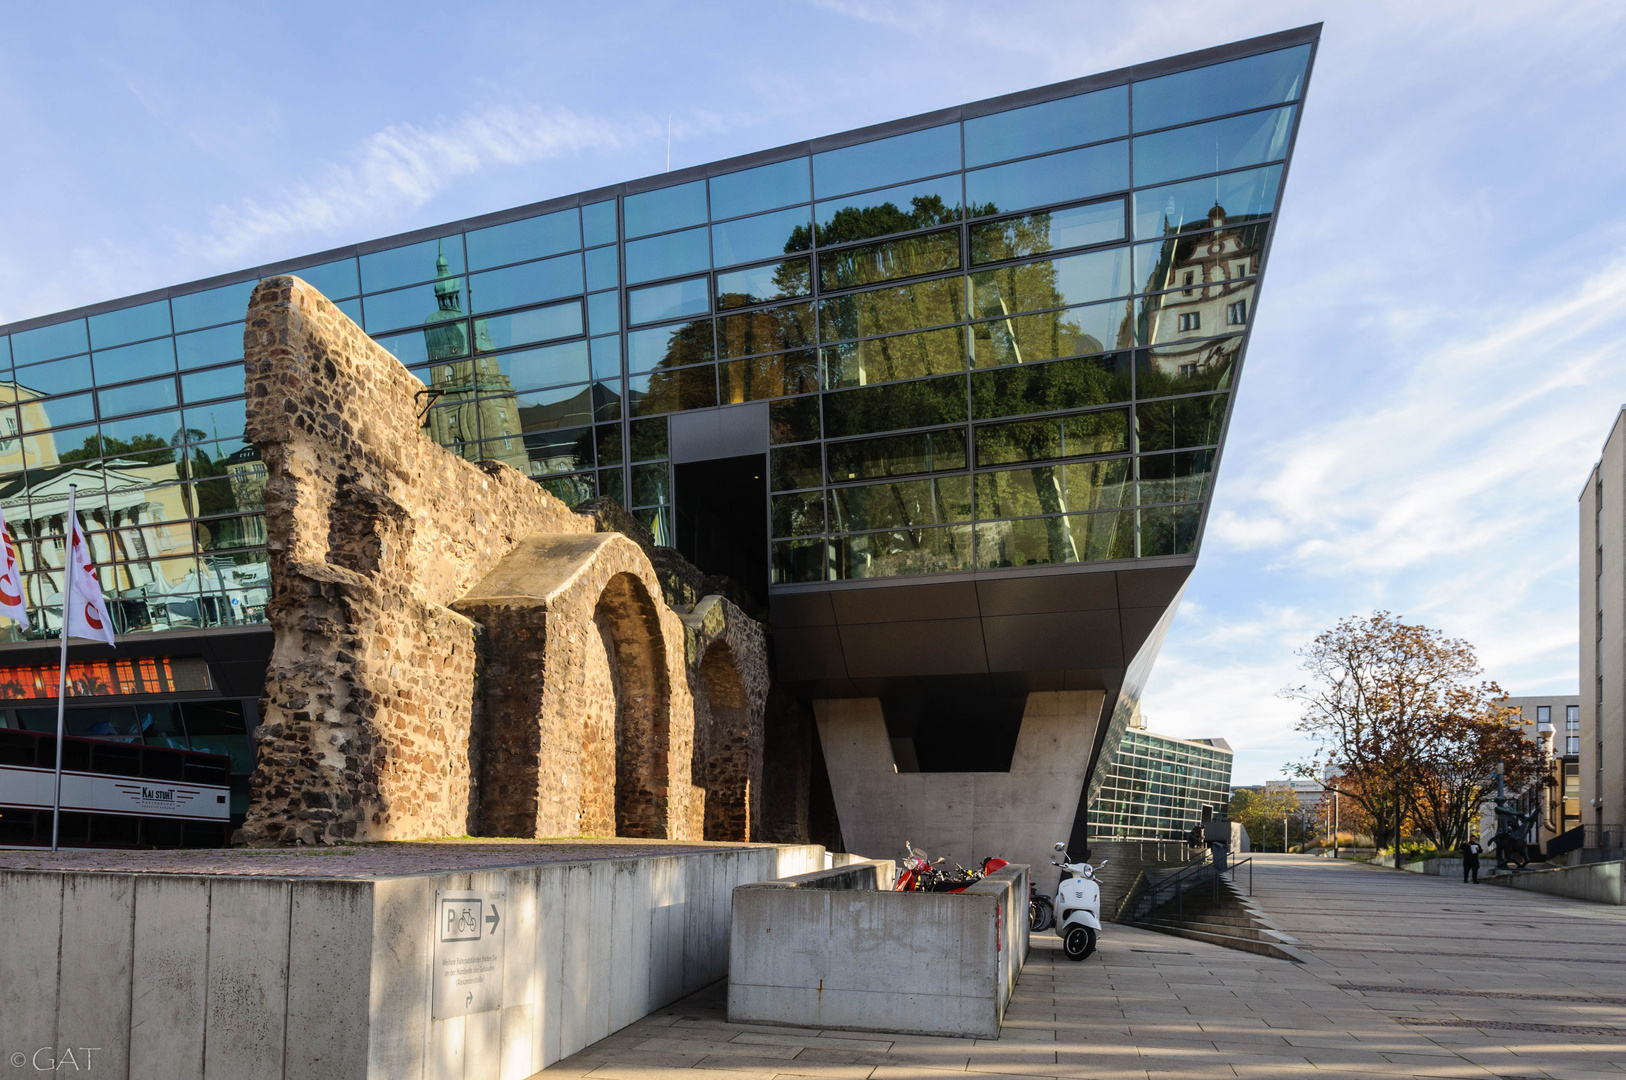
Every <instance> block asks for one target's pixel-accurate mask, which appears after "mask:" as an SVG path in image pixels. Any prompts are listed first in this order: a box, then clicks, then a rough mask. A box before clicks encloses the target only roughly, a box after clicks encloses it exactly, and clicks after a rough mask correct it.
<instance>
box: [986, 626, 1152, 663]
mask: <svg viewBox="0 0 1626 1080" xmlns="http://www.w3.org/2000/svg"><path fill="white" fill-rule="evenodd" d="M983 625H984V632H985V634H986V636H987V639H988V666H989V667H990V668H992V669H993V670H995V671H1025V670H1034V669H1038V670H1049V669H1055V670H1059V671H1064V670H1066V669H1068V668H1072V667H1078V666H1082V665H1083V664H1089V665H1090V666H1092V667H1108V668H1115V667H1121V666H1122V665H1123V662H1124V660H1123V657H1124V650H1123V643H1122V641H1121V640H1120V638H1119V623H1118V613H1117V612H1116V611H1068V612H1045V613H1041V614H1034V615H1000V616H996V617H994V618H991V619H986V620H984V624H983Z"/></svg>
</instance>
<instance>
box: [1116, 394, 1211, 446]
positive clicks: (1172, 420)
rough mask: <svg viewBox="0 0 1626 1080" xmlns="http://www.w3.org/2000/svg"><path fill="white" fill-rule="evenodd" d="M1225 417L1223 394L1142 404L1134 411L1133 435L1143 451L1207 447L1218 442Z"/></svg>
mask: <svg viewBox="0 0 1626 1080" xmlns="http://www.w3.org/2000/svg"><path fill="white" fill-rule="evenodd" d="M1224 418H1225V395H1224V394H1214V395H1211V396H1209V397H1197V398H1177V399H1175V400H1173V401H1148V402H1142V403H1141V404H1140V405H1138V406H1136V408H1135V436H1136V439H1137V440H1138V441H1139V443H1140V449H1141V450H1142V451H1143V452H1144V451H1148V450H1174V449H1177V448H1179V447H1183V446H1209V445H1212V444H1214V443H1217V442H1219V430H1220V423H1221V421H1223V420H1224Z"/></svg>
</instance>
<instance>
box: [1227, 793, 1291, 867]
mask: <svg viewBox="0 0 1626 1080" xmlns="http://www.w3.org/2000/svg"><path fill="white" fill-rule="evenodd" d="M1228 814H1229V816H1230V819H1231V820H1232V821H1236V822H1240V823H1241V825H1242V827H1243V828H1244V829H1247V830H1248V841H1249V842H1250V843H1251V844H1252V845H1253V849H1254V850H1255V851H1285V850H1286V844H1287V840H1286V837H1287V835H1288V832H1289V831H1290V830H1288V828H1287V824H1286V822H1287V821H1288V820H1289V819H1291V818H1295V817H1298V815H1299V800H1298V796H1297V795H1295V794H1294V793H1293V792H1292V791H1290V790H1288V789H1287V788H1262V789H1259V790H1257V791H1255V790H1250V789H1247V788H1244V789H1242V790H1240V791H1237V792H1235V793H1234V794H1232V796H1231V806H1230V809H1229V811H1228Z"/></svg>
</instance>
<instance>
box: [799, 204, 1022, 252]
mask: <svg viewBox="0 0 1626 1080" xmlns="http://www.w3.org/2000/svg"><path fill="white" fill-rule="evenodd" d="M909 203H910V209H909V210H900V209H898V207H897V206H896V204H894V203H890V202H885V203H881V204H880V205H879V206H844V207H842V208H841V209H840V210H837V211H836V212H835V214H834V215H832V216H831V218H830V221H829V223H828V224H825V225H820V226H819V227H818V238H819V246H820V247H831V246H834V245H836V244H848V243H852V242H854V241H857V240H868V239H870V238H871V237H873V236H885V235H887V234H888V233H897V232H908V231H909V230H911V229H926V228H930V227H931V226H933V225H947V224H949V223H950V222H953V221H959V220H960V208H959V207H958V206H948V205H946V204H945V203H944V202H943V197H942V196H941V195H917V196H915V197H914V198H913V199H911V200H909ZM993 212H994V208H993V207H992V206H991V205H990V206H989V207H987V208H986V209H984V210H975V209H974V210H973V214H980V213H993ZM812 246H813V245H812V244H811V243H810V242H809V236H808V228H807V226H806V225H798V226H797V227H796V228H795V229H794V230H792V231H791V234H790V239H789V240H788V241H787V242H786V243H785V251H786V252H787V253H789V252H796V251H806V250H807V249H808V248H810V247H812Z"/></svg>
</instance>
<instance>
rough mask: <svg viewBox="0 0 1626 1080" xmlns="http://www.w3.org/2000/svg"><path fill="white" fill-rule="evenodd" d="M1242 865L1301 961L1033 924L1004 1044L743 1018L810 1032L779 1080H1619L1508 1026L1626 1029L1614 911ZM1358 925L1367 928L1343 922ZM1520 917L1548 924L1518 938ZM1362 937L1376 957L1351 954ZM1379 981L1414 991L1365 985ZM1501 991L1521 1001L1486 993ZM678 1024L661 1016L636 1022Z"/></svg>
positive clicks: (692, 1019)
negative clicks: (1071, 933)
mask: <svg viewBox="0 0 1626 1080" xmlns="http://www.w3.org/2000/svg"><path fill="white" fill-rule="evenodd" d="M1254 860H1255V869H1256V873H1255V876H1254V886H1255V890H1254V891H1255V900H1256V901H1257V902H1258V904H1259V905H1260V907H1261V909H1262V910H1263V911H1264V912H1265V914H1266V916H1267V917H1268V918H1270V919H1271V920H1272V921H1273V922H1274V923H1275V924H1276V925H1277V926H1278V927H1280V928H1281V929H1283V930H1284V931H1285V932H1287V933H1290V934H1292V935H1293V936H1294V937H1296V938H1298V939H1299V940H1300V941H1301V942H1302V949H1301V951H1302V952H1303V953H1304V954H1305V955H1306V957H1307V960H1306V962H1305V963H1302V964H1296V963H1292V962H1289V961H1285V960H1276V959H1272V958H1269V957H1258V956H1253V955H1251V954H1246V953H1237V952H1233V951H1230V950H1227V949H1223V948H1220V947H1218V946H1214V945H1208V944H1206V943H1203V942H1188V941H1185V940H1180V942H1179V948H1178V949H1172V948H1171V947H1170V946H1169V945H1168V944H1167V943H1168V942H1169V940H1170V939H1168V938H1164V937H1161V936H1160V935H1157V934H1154V933H1152V932H1150V931H1145V930H1139V929H1135V928H1132V927H1123V926H1109V927H1108V928H1107V929H1106V931H1105V932H1104V933H1103V934H1102V937H1101V944H1100V947H1099V949H1098V951H1097V953H1096V955H1095V956H1093V957H1091V958H1090V959H1089V960H1086V961H1084V962H1083V963H1074V962H1071V961H1068V960H1066V959H1065V958H1064V957H1063V956H1062V954H1061V952H1060V949H1059V942H1058V941H1057V940H1056V938H1055V937H1054V936H1053V935H1049V934H1041V935H1036V936H1035V937H1034V939H1033V948H1032V952H1031V954H1030V955H1029V958H1028V962H1027V967H1026V968H1025V969H1024V971H1023V973H1022V978H1021V982H1020V983H1019V984H1018V986H1017V989H1016V994H1015V997H1014V998H1013V999H1012V1002H1011V1006H1010V1009H1009V1011H1008V1013H1007V1016H1008V1020H1009V1022H1008V1023H1007V1025H1006V1027H1005V1030H1004V1031H1003V1032H1002V1033H1001V1036H1000V1037H999V1038H998V1039H978V1040H975V1041H974V1042H973V1041H970V1040H962V1039H941V1038H929V1037H904V1036H898V1037H896V1038H895V1040H893V1041H889V1042H888V1043H887V1048H886V1049H875V1050H871V1049H863V1050H859V1049H853V1048H850V1047H849V1048H846V1049H842V1048H841V1047H840V1046H839V1045H836V1046H832V1044H839V1042H842V1041H845V1042H847V1043H849V1044H852V1045H853V1046H858V1045H863V1044H865V1043H867V1042H870V1041H876V1037H875V1036H874V1035H872V1034H868V1033H861V1032H834V1031H825V1032H808V1031H797V1030H793V1029H772V1028H763V1027H762V1026H760V1025H758V1026H755V1027H754V1028H751V1029H749V1030H750V1031H755V1032H763V1033H765V1034H761V1035H757V1036H754V1037H759V1038H772V1037H776V1032H777V1037H778V1038H783V1039H785V1040H787V1042H789V1043H791V1044H794V1043H795V1040H798V1039H800V1040H805V1041H807V1042H811V1043H816V1044H817V1045H810V1046H807V1047H806V1049H803V1050H801V1051H800V1052H799V1053H798V1054H797V1056H796V1057H795V1058H792V1059H789V1060H786V1061H784V1062H783V1066H784V1071H782V1072H781V1073H779V1074H778V1075H783V1076H797V1075H805V1076H810V1077H817V1076H828V1077H830V1078H831V1080H945V1078H946V1077H948V1076H949V1075H951V1074H954V1073H960V1074H961V1075H965V1074H970V1075H972V1076H975V1077H977V1080H995V1078H998V1077H1004V1076H1009V1077H1029V1078H1043V1077H1048V1078H1056V1080H1130V1078H1136V1080H1163V1078H1170V1080H1173V1078H1180V1080H1206V1078H1208V1077H1228V1076H1234V1077H1252V1078H1257V1080H1279V1078H1283V1077H1293V1078H1298V1077H1305V1076H1311V1075H1318V1076H1319V1075H1326V1076H1333V1077H1341V1078H1342V1077H1349V1078H1368V1077H1370V1078H1378V1077H1413V1078H1418V1077H1429V1078H1439V1080H1455V1078H1468V1077H1473V1078H1476V1080H1509V1078H1513V1080H1519V1078H1524V1077H1529V1078H1532V1080H1535V1078H1543V1080H1596V1078H1602V1077H1610V1078H1613V1080H1626V1037H1613V1036H1609V1035H1601V1034H1589V1035H1582V1034H1574V1033H1566V1032H1565V1031H1563V1030H1546V1031H1543V1030H1524V1029H1519V1030H1514V1029H1512V1028H1511V1025H1513V1024H1520V1025H1526V1026H1528V1025H1531V1024H1534V1025H1545V1026H1547V1027H1549V1028H1559V1029H1562V1028H1564V1027H1566V1026H1567V1027H1569V1028H1573V1029H1578V1030H1579V1029H1589V1030H1592V1031H1607V1030H1610V1029H1622V1030H1626V1004H1622V1003H1623V1002H1626V964H1622V963H1620V962H1619V961H1620V960H1621V959H1626V956H1621V955H1620V953H1618V952H1616V951H1615V950H1616V949H1618V948H1619V946H1620V945H1621V944H1622V943H1623V942H1626V911H1622V909H1619V908H1609V907H1603V906H1599V905H1592V904H1585V903H1582V902H1580V901H1570V900H1564V899H1561V898H1556V897H1545V896H1541V895H1540V894H1533V893H1523V892H1514V891H1512V890H1499V889H1497V890H1492V889H1490V888H1488V887H1485V888H1480V889H1475V888H1474V887H1473V886H1462V885H1460V884H1458V883H1456V882H1454V881H1452V880H1450V879H1439V878H1428V877H1425V876H1422V875H1415V874H1407V873H1404V872H1397V871H1392V870H1384V869H1377V868H1371V867H1367V866H1364V865H1360V864H1353V863H1333V862H1331V861H1330V860H1321V859H1314V858H1308V857H1301V856H1281V855H1274V856H1258V855H1256V856H1254ZM1328 912H1337V913H1339V914H1337V915H1329V914H1328ZM1373 912H1381V916H1374V915H1371V914H1370V913H1373ZM1363 920H1368V921H1369V922H1370V925H1365V927H1364V929H1362V930H1361V931H1360V932H1358V933H1352V932H1351V927H1352V925H1355V926H1359V925H1363ZM1532 925H1535V926H1537V927H1539V928H1540V930H1541V935H1539V936H1537V937H1535V938H1531V937H1530V933H1531V931H1530V927H1531V926H1532ZM1549 938H1551V940H1548V939H1549ZM1509 941H1519V942H1522V943H1526V944H1529V945H1532V946H1537V947H1531V948H1521V949H1520V950H1518V953H1519V955H1521V956H1522V958H1521V959H1518V960H1512V961H1510V960H1507V959H1503V958H1500V957H1506V956H1510V955H1514V954H1515V950H1513V949H1512V947H1511V946H1509V945H1508V944H1506V943H1507V942H1509ZM1352 943H1353V944H1352ZM1362 943H1364V944H1365V945H1367V946H1370V948H1369V951H1366V952H1360V953H1356V952H1352V951H1350V950H1351V949H1353V948H1359V947H1362ZM1476 950H1480V951H1476ZM1603 956H1607V957H1609V958H1610V959H1609V960H1608V961H1607V962H1606V961H1602V960H1600V959H1599V958H1600V957H1603ZM1380 984H1381V985H1384V986H1393V987H1402V988H1404V989H1405V990H1407V991H1408V992H1406V993H1394V992H1385V991H1383V990H1378V989H1371V988H1370V987H1372V986H1376V985H1380ZM1354 985H1360V986H1362V987H1363V988H1362V989H1352V988H1351V987H1352V986H1354ZM1453 990H1455V991H1469V992H1468V993H1455V994H1454V993H1452V992H1451V991H1453ZM1411 991H1419V992H1411ZM1498 993H1510V994H1512V993H1516V994H1520V995H1523V996H1520V997H1516V998H1514V997H1506V998H1503V997H1492V996H1484V995H1489V994H1498ZM708 995H709V996H708ZM1530 995H1547V996H1548V997H1558V998H1561V999H1560V1000H1548V999H1547V998H1546V997H1532V996H1530ZM1565 995H1567V999H1563V996H1565ZM720 1002H721V997H720V995H718V994H717V993H716V992H715V991H714V990H709V991H705V992H703V993H702V994H700V995H696V997H694V998H691V999H689V1000H688V1001H686V1002H680V1003H679V1004H678V1005H676V1006H674V1007H673V1008H672V1010H667V1012H678V1013H681V1014H683V1015H684V1016H686V1017H688V1019H685V1020H683V1021H681V1023H684V1024H689V1025H693V1026H695V1027H704V1028H708V1029H711V1030H713V1031H719V1032H728V1031H732V1032H734V1033H736V1034H735V1035H733V1036H732V1038H736V1039H738V1038H744V1037H745V1035H744V1034H742V1033H745V1032H747V1030H748V1029H747V1028H745V1027H744V1026H735V1025H730V1024H727V1023H726V1022H724V1021H723V1018H722V1006H721V1004H720ZM1418 1021H1437V1022H1449V1023H1452V1024H1457V1023H1464V1024H1470V1025H1471V1024H1473V1023H1474V1022H1475V1021H1478V1022H1480V1023H1482V1024H1486V1025H1493V1024H1500V1025H1504V1026H1502V1027H1491V1026H1486V1027H1473V1026H1466V1027H1457V1026H1441V1024H1440V1023H1434V1024H1421V1023H1418ZM671 1023H673V1021H672V1020H671V1018H670V1016H669V1015H668V1016H664V1017H663V1016H655V1017H649V1018H647V1019H646V1020H644V1021H640V1022H639V1024H640V1025H641V1024H650V1025H655V1024H671ZM638 1027H639V1025H634V1029H636V1028H638ZM649 1034H650V1036H653V1034H654V1033H653V1032H650V1033H649ZM719 1037H727V1036H719ZM889 1038H890V1037H889ZM598 1045H599V1046H604V1045H606V1044H604V1043H601V1044H598ZM589 1049H590V1050H592V1049H596V1048H589ZM621 1053H624V1051H614V1052H612V1053H610V1054H609V1055H607V1056H606V1057H604V1058H603V1059H601V1060H603V1061H604V1062H605V1064H603V1065H600V1066H598V1068H597V1070H596V1071H595V1072H594V1073H593V1075H605V1076H606V1080H668V1077H670V1080H679V1077H680V1075H681V1080H704V1077H703V1075H702V1076H700V1077H697V1076H695V1075H694V1074H695V1072H696V1070H695V1069H689V1070H687V1071H686V1072H685V1073H683V1074H678V1073H671V1074H665V1073H659V1074H657V1073H648V1072H646V1073H641V1074H638V1075H637V1076H636V1077H635V1076H634V1074H632V1073H627V1074H625V1075H624V1076H622V1075H614V1076H612V1075H609V1074H607V1073H605V1072H604V1070H605V1069H607V1068H610V1067H611V1065H612V1064H613V1063H616V1062H619V1061H620V1060H621V1059H620V1058H619V1057H618V1056H617V1055H618V1054H621ZM562 1064H570V1063H562ZM753 1064H754V1063H753ZM572 1067H573V1068H574V1067H575V1066H574V1065H572ZM796 1068H800V1069H803V1070H805V1071H804V1072H801V1073H797V1072H793V1071H791V1070H793V1069H796ZM823 1070H831V1071H823ZM835 1070H845V1071H839V1072H838V1071H835ZM551 1071H552V1070H550V1072H551ZM699 1071H700V1072H701V1073H702V1074H703V1073H704V1072H705V1068H704V1067H702V1068H701V1069H700V1070H699ZM561 1075H565V1076H567V1077H568V1076H578V1075H581V1074H580V1073H564V1074H561ZM729 1075H730V1076H731V1078H732V1080H738V1078H739V1076H740V1075H741V1074H739V1073H732V1074H729Z"/></svg>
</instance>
